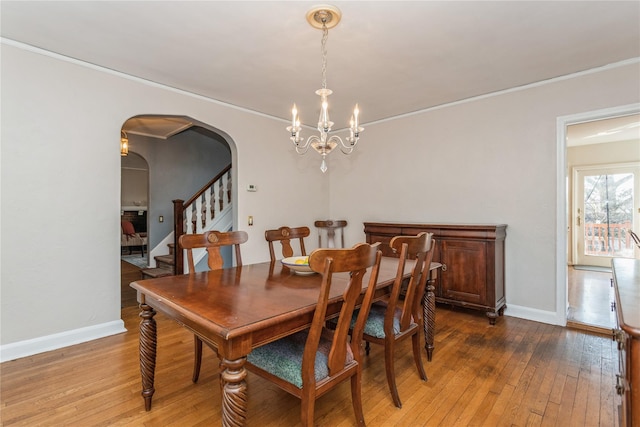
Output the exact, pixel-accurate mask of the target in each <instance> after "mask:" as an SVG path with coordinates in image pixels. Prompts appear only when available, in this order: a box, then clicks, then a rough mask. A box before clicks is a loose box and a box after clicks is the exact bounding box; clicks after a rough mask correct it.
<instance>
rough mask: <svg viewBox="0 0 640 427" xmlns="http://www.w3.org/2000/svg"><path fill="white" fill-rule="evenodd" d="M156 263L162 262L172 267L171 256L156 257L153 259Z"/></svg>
mask: <svg viewBox="0 0 640 427" xmlns="http://www.w3.org/2000/svg"><path fill="white" fill-rule="evenodd" d="M153 258H154V259H155V260H156V261H160V262H164V263H165V264H171V265H173V263H174V262H173V255H156V256H154V257H153Z"/></svg>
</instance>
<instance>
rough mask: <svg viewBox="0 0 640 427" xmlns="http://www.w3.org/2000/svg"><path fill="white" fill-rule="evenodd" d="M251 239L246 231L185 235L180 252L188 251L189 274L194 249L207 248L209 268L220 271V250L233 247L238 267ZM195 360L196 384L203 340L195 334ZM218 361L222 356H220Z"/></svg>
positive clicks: (192, 265) (215, 349) (191, 272)
mask: <svg viewBox="0 0 640 427" xmlns="http://www.w3.org/2000/svg"><path fill="white" fill-rule="evenodd" d="M248 239H249V235H248V234H247V233H246V232H245V231H227V232H221V231H216V230H212V231H207V232H205V233H203V234H183V235H182V236H180V239H179V240H178V245H179V246H180V250H186V251H187V260H188V266H189V274H193V273H195V271H196V268H195V264H194V261H193V249H198V248H205V249H206V250H207V255H208V258H207V266H208V267H209V269H210V270H219V269H221V268H223V267H224V259H223V258H222V253H221V252H220V248H222V247H223V246H233V247H234V249H235V255H236V265H242V255H241V253H240V245H241V244H243V243H245V242H246V241H247V240H248ZM193 344H194V358H193V374H192V377H191V380H192V381H193V382H194V383H196V382H198V378H199V377H200V366H201V365H202V340H201V339H200V337H198V336H197V335H195V334H194V336H193ZM209 346H210V347H211V349H212V350H214V351H215V352H216V354H218V349H217V348H215V346H213V345H212V344H209ZM218 359H220V355H219V354H218Z"/></svg>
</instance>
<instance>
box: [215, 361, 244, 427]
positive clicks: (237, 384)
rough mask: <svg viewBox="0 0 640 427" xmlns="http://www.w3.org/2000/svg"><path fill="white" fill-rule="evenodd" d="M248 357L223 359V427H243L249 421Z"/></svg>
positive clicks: (221, 378)
mask: <svg viewBox="0 0 640 427" xmlns="http://www.w3.org/2000/svg"><path fill="white" fill-rule="evenodd" d="M246 360H247V358H246V357H241V358H240V359H236V360H228V359H223V361H222V366H223V367H224V370H223V371H222V375H221V377H220V380H221V382H222V425H223V426H224V427H236V426H243V425H244V424H245V421H246V419H247V382H246V381H245V378H246V377H247V371H246V369H245V368H244V363H245V362H246Z"/></svg>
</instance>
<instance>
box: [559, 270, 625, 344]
mask: <svg viewBox="0 0 640 427" xmlns="http://www.w3.org/2000/svg"><path fill="white" fill-rule="evenodd" d="M567 277H568V287H569V289H568V296H569V312H568V315H567V326H568V327H571V328H576V329H583V330H590V331H592V332H596V333H600V334H603V335H607V336H611V330H612V328H614V327H615V325H616V317H615V312H613V311H612V310H611V302H612V301H613V298H614V296H613V287H611V277H612V276H611V272H602V271H590V270H577V269H575V268H573V267H571V266H570V267H568V271H567Z"/></svg>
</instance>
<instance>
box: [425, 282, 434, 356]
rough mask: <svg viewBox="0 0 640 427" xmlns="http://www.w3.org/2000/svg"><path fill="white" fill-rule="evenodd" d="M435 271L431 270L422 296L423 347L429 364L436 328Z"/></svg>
mask: <svg viewBox="0 0 640 427" xmlns="http://www.w3.org/2000/svg"><path fill="white" fill-rule="evenodd" d="M435 274H436V273H435V270H432V272H431V277H429V280H428V281H427V289H426V292H425V293H424V295H423V296H422V310H423V313H424V315H423V318H424V347H425V349H426V350H427V360H428V361H429V362H431V358H432V357H433V349H434V345H433V341H434V333H435V328H436V295H435V293H434V292H433V291H434V290H435V287H434V286H433V284H434V283H435Z"/></svg>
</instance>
